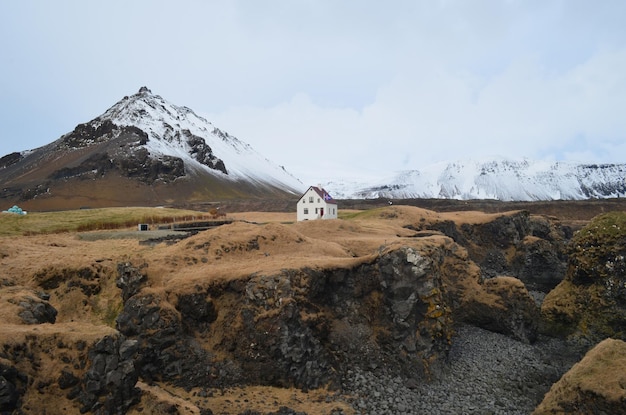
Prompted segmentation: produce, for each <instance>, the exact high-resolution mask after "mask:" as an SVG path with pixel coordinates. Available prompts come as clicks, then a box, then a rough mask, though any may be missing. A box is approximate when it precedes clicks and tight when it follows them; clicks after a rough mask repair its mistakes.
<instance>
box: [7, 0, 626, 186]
mask: <svg viewBox="0 0 626 415" xmlns="http://www.w3.org/2000/svg"><path fill="white" fill-rule="evenodd" d="M66 5H71V6H72V7H61V6H59V5H58V3H55V4H54V5H52V4H50V3H49V2H45V1H32V2H3V3H2V4H0V23H1V24H0V48H1V50H2V51H3V54H4V56H3V58H5V59H3V65H2V66H0V93H1V94H2V96H3V100H2V103H0V137H1V138H2V140H1V143H0V150H1V151H0V153H2V154H6V153H8V152H9V151H16V150H21V149H25V148H31V147H35V146H39V145H43V144H46V143H48V142H50V141H52V140H54V139H56V138H57V137H59V136H60V135H61V134H63V133H65V132H68V131H70V130H72V129H73V128H74V126H75V125H76V124H78V123H81V122H85V121H88V120H90V119H92V118H93V117H95V116H97V115H98V114H101V113H102V112H104V111H105V110H106V109H107V108H108V107H109V106H110V105H112V104H114V103H115V102H116V101H117V100H119V99H121V98H122V97H123V96H124V95H128V94H132V93H134V92H136V91H137V90H138V88H139V87H140V86H143V85H146V86H148V87H149V88H151V90H152V91H153V92H155V93H157V94H160V95H162V96H163V97H164V98H165V99H167V100H170V101H171V102H173V103H174V104H177V105H185V106H188V107H190V108H192V109H194V110H195V111H196V112H198V113H200V114H202V115H205V116H206V117H207V118H208V119H209V120H211V121H212V122H213V123H214V124H215V125H216V126H217V127H219V128H222V129H224V130H226V131H228V132H229V133H232V134H233V135H236V136H237V137H238V138H240V139H242V140H243V141H246V142H249V143H250V144H251V145H252V146H253V147H254V148H255V149H257V150H258V151H259V152H261V153H262V154H264V155H266V156H267V157H268V158H270V159H271V160H273V161H275V162H276V163H278V164H282V165H285V167H286V168H287V169H288V170H289V171H291V172H293V173H295V174H296V175H298V176H301V177H303V178H304V179H305V180H308V178H311V180H321V179H315V178H316V177H335V176H337V175H353V176H354V175H356V176H359V177H361V176H363V177H364V176H372V175H373V176H377V175H382V174H387V173H389V172H393V171H394V170H400V169H410V168H419V167H421V166H423V165H424V164H429V163H432V162H437V161H443V160H450V159H459V158H465V157H482V156H487V155H503V156H509V157H522V156H527V157H531V158H536V157H541V158H550V159H574V158H576V157H580V158H581V161H587V160H592V159H593V160H594V161H596V162H597V161H603V160H605V161H620V160H621V161H626V152H625V150H624V145H623V144H622V143H624V142H626V137H625V136H624V135H625V134H626V133H625V131H626V128H625V127H626V125H625V123H626V118H624V117H623V114H622V113H623V108H625V107H626V106H625V104H626V102H624V101H625V100H626V81H625V79H626V77H624V75H623V74H624V73H626V28H625V27H624V25H623V22H622V16H624V13H626V3H625V2H623V1H621V0H605V1H603V2H600V3H591V2H587V1H583V0H572V1H562V0H547V1H544V0H541V1H539V0H531V1H518V0H507V1H500V0H497V1H496V0H493V1H489V0H488V1H481V2H466V1H460V0H445V1H444V0H439V1H423V2H416V1H412V0H406V1H405V0H400V1H397V2H393V3H392V4H382V3H380V2H377V1H368V0H365V1H361V0H359V1H356V0H353V1H350V0H349V1H342V2H336V1H323V0H322V1H315V2H293V1H287V0H284V1H276V2H270V3H259V2H253V1H246V0H241V1H233V2H197V1H181V2H176V3H172V2H167V1H156V0H155V1H139V0H138V1H134V2H130V3H129V2H122V1H111V2H107V3H97V4H96V3H90V2H67V4H66ZM33 120H36V122H33ZM9 137H10V138H11V139H10V140H9V139H7V138H9ZM13 138H15V139H13ZM9 143H10V144H9Z"/></svg>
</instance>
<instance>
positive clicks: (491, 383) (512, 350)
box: [344, 325, 582, 415]
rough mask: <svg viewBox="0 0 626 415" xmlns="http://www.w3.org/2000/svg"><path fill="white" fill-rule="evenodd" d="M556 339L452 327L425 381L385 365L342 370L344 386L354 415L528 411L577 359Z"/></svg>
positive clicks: (508, 413)
mask: <svg viewBox="0 0 626 415" xmlns="http://www.w3.org/2000/svg"><path fill="white" fill-rule="evenodd" d="M573 349H574V347H573V346H572V345H568V344H566V343H565V342H564V341H562V340H558V339H553V338H548V337H540V339H539V340H538V341H537V342H536V343H535V344H532V345H529V344H525V343H521V342H518V341H516V340H513V339H511V338H509V337H506V336H504V335H501V334H498V333H493V332H490V331H486V330H483V329H480V328H477V327H473V326H468V325H463V326H459V327H458V328H457V333H456V335H455V337H454V339H453V344H452V348H451V350H450V354H449V356H448V360H447V363H446V365H445V368H444V369H443V370H442V373H441V374H440V375H439V376H438V378H437V379H435V380H432V381H430V382H423V381H421V382H420V381H418V382H416V381H415V380H414V379H406V378H402V377H399V376H397V375H394V374H392V373H388V372H386V371H385V369H381V370H378V371H373V372H369V371H363V370H359V369H355V370H351V371H348V373H347V376H346V378H345V380H344V388H345V390H346V391H348V392H349V393H350V394H351V395H352V397H353V398H352V401H351V404H352V406H353V407H354V409H356V411H357V413H358V414H363V415H366V414H367V415H369V414H371V415H386V414H388V415H392V414H393V415H403V414H406V415H408V414H454V415H458V414H494V415H495V414H506V415H515V414H530V413H531V412H532V411H533V410H534V408H535V407H536V406H537V405H538V404H539V403H540V402H541V400H542V399H543V396H544V394H545V393H546V392H547V391H548V390H549V389H550V386H551V385H552V384H553V383H554V382H556V381H557V380H558V379H559V378H560V377H561V376H562V375H563V374H564V373H565V372H566V371H567V370H569V369H570V368H571V366H572V365H573V364H574V363H576V362H577V361H578V360H580V358H581V357H582V351H581V350H578V351H575V350H573Z"/></svg>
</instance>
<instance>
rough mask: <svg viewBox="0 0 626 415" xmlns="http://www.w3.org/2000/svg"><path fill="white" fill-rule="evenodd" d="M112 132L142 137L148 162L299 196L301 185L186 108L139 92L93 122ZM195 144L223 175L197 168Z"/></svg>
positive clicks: (206, 167) (145, 91)
mask: <svg viewBox="0 0 626 415" xmlns="http://www.w3.org/2000/svg"><path fill="white" fill-rule="evenodd" d="M98 119H99V121H100V122H103V121H105V120H110V121H111V122H113V123H114V124H116V125H118V126H134V127H137V128H139V129H141V130H142V131H144V132H145V133H146V134H147V135H148V141H147V143H146V144H145V148H146V149H147V150H148V151H149V152H150V154H151V156H155V157H159V156H172V157H178V158H180V159H182V160H183V162H184V163H185V166H186V168H187V169H189V170H190V171H193V170H194V169H195V170H203V171H206V172H209V173H211V174H214V175H220V176H222V177H224V178H228V179H230V180H233V181H238V180H246V181H257V182H259V183H268V184H272V185H274V186H277V187H282V188H285V190H291V191H292V192H294V193H299V192H303V191H304V187H305V186H304V185H303V184H302V183H301V182H300V181H299V180H298V179H297V178H295V177H294V176H292V175H291V174H289V173H288V172H287V171H286V170H285V169H284V168H283V167H281V166H278V165H276V164H274V163H272V162H271V161H270V160H268V159H267V158H265V157H263V156H262V155H261V154H260V153H258V152H257V151H255V150H254V149H253V148H252V147H251V146H250V145H248V144H246V143H244V142H242V141H240V140H239V139H237V138H236V137H233V136H231V135H229V134H228V133H226V132H224V131H221V130H220V129H218V128H216V127H215V126H213V124H211V123H210V122H209V121H207V120H206V119H204V118H203V117H200V116H198V115H197V114H195V113H194V112H193V111H192V110H191V109H190V108H187V107H180V106H176V105H174V104H171V103H170V102H168V101H166V100H165V99H163V98H162V97H161V96H159V95H155V94H152V92H151V91H150V90H149V89H148V88H146V87H142V88H141V89H140V90H139V92H138V93H136V94H134V95H132V96H127V97H124V98H123V99H122V100H121V101H119V102H118V103H116V104H115V105H113V106H112V107H111V108H109V109H108V110H107V111H106V112H105V113H104V114H102V115H101V116H100V117H98ZM198 138H200V139H201V141H204V144H205V145H207V146H208V147H209V149H208V150H209V151H210V152H211V153H212V155H213V156H214V157H215V160H216V161H217V162H219V160H221V161H222V162H223V164H224V166H225V170H226V171H225V172H223V171H220V169H216V168H211V167H210V166H207V165H206V164H205V163H202V162H201V161H199V160H198V159H197V158H194V157H193V154H194V153H196V152H197V151H198V149H197V148H194V146H192V144H191V143H192V142H195V143H197V142H198Z"/></svg>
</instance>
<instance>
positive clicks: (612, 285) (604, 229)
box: [541, 212, 626, 345]
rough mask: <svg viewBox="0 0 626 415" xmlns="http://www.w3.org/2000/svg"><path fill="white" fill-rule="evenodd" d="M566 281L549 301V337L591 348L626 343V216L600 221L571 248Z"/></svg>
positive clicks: (613, 214)
mask: <svg viewBox="0 0 626 415" xmlns="http://www.w3.org/2000/svg"><path fill="white" fill-rule="evenodd" d="M568 252H569V261H568V267H567V274H566V276H565V279H564V280H563V281H562V282H561V283H560V284H559V285H558V286H557V287H556V288H555V289H554V290H552V291H551V292H550V293H549V294H548V295H547V296H546V298H545V300H544V302H543V305H542V308H541V311H542V318H543V322H544V327H543V330H544V331H545V332H546V334H552V335H560V336H569V337H572V338H576V339H578V340H581V341H583V342H586V343H587V344H589V345H594V344H596V343H598V342H599V341H601V340H603V339H605V338H607V337H613V338H616V339H622V340H626V212H611V213H607V214H603V215H600V216H597V217H596V218H594V219H593V220H592V221H591V222H590V223H589V224H588V225H587V226H585V227H584V228H583V229H581V230H580V231H579V232H578V233H577V234H575V235H574V237H573V238H572V241H571V243H570V245H569V247H568Z"/></svg>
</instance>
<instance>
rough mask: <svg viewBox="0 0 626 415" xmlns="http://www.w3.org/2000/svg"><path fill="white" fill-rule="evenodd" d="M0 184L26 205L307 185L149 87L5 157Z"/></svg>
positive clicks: (223, 194)
mask: <svg viewBox="0 0 626 415" xmlns="http://www.w3.org/2000/svg"><path fill="white" fill-rule="evenodd" d="M0 183H2V189H0V191H1V193H0V198H2V200H4V201H6V203H7V204H11V203H14V204H17V203H19V204H20V206H24V207H25V208H26V209H29V210H37V209H38V208H43V209H48V210H49V209H55V208H59V207H61V208H66V209H67V208H77V207H80V206H119V205H128V204H140V205H159V204H168V203H172V202H174V201H177V202H184V201H192V200H211V199H216V198H217V199H228V198H246V197H252V198H254V197H265V198H276V197H278V198H280V197H288V196H292V197H293V196H294V195H298V194H300V192H302V191H303V187H304V186H303V185H302V183H300V182H299V181H298V180H297V179H296V178H294V177H293V176H291V175H290V174H289V173H287V172H286V171H285V170H284V169H283V168H281V167H279V166H277V165H275V164H273V163H272V162H270V161H269V160H267V159H266V158H264V157H263V156H262V155H261V154H259V153H258V152H256V151H255V150H254V149H252V148H251V147H250V146H249V145H248V144H246V143H244V142H242V141H240V140H238V139H237V138H235V137H233V136H230V135H229V134H228V133H226V132H224V131H221V130H220V129H218V128H216V127H214V126H213V125H212V124H211V123H209V122H208V121H207V120H205V119H204V118H202V117H200V116H198V115H196V114H195V113H194V112H193V111H192V110H191V109H189V108H186V107H180V106H176V105H174V104H171V103H169V102H168V101H166V100H165V99H163V98H162V97H160V96H159V95H155V94H153V93H152V92H151V91H150V90H149V89H148V88H146V87H143V88H141V89H140V90H139V92H138V93H136V94H134V95H131V96H127V97H124V98H123V99H122V100H121V101H119V102H118V103H116V104H115V105H113V106H112V107H111V108H109V109H108V110H107V111H106V112H105V113H104V114H102V115H100V116H98V117H96V118H95V119H93V120H91V121H89V122H87V123H85V124H80V125H78V126H77V127H76V128H75V129H74V131H72V132H70V133H68V134H65V135H64V136H62V137H61V138H59V139H58V140H56V141H54V142H52V143H50V144H48V145H46V146H43V147H41V148H38V149H35V150H32V151H25V152H22V153H13V154H9V155H6V156H4V157H2V158H1V159H0Z"/></svg>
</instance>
